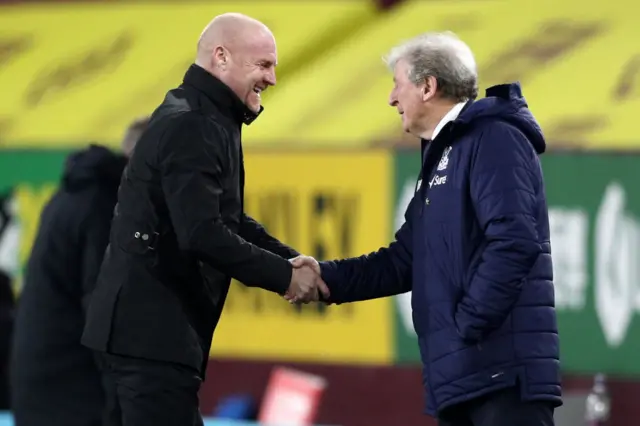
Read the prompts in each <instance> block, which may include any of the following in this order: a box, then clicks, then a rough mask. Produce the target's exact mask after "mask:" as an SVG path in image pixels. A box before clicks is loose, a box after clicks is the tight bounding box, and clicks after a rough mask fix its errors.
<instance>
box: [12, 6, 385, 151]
mask: <svg viewBox="0 0 640 426" xmlns="http://www.w3.org/2000/svg"><path fill="white" fill-rule="evenodd" d="M224 12H242V13H246V14H249V15H251V16H253V17H255V18H257V19H260V20H262V21H263V22H265V23H266V24H267V25H269V27H270V28H271V29H272V31H273V32H274V35H275V36H276V39H277V42H278V53H279V64H278V74H279V77H282V78H286V75H287V74H288V73H290V72H292V70H295V69H296V68H297V67H299V65H300V64H301V62H300V61H303V60H309V57H310V55H312V54H314V53H315V52H316V51H317V50H318V46H321V45H322V44H323V43H325V44H326V40H330V39H333V38H335V37H336V36H337V35H340V34H343V33H345V32H348V31H349V30H350V28H352V27H353V26H357V25H359V24H361V23H362V22H365V21H367V20H369V19H372V18H373V17H374V14H375V7H374V3H373V2H372V1H370V0H356V1H348V2H345V1H342V0H322V1H318V0H316V1H314V0H308V1H304V2H292V1H290V0H275V1H274V0H271V1H253V0H225V1H180V2H166V1H157V2H153V1H148V2H146V1H145V2H107V1H105V2H82V3H79V2H60V3H58V2H49V3H39V4H18V5H10V6H0V94H1V96H0V147H8V146H10V147H25V146H34V147H35V146H37V147H43V146H44V147H47V148H58V147H64V146H71V145H79V144H85V143H87V142H92V141H103V142H107V143H111V144H114V145H115V144H117V143H118V141H119V140H120V139H121V138H122V135H123V132H124V129H125V128H126V127H127V126H128V124H129V122H130V121H131V120H132V119H134V118H136V117H138V116H141V115H145V114H149V113H151V111H153V109H155V107H156V106H157V105H158V104H159V103H160V102H161V101H162V99H163V97H164V94H165V93H166V91H167V90H169V89H171V88H173V87H175V86H177V85H178V84H180V83H181V81H182V77H183V76H184V73H185V72H186V70H187V68H188V66H189V65H190V64H191V63H192V62H193V61H194V59H195V53H196V43H197V40H198V38H199V36H200V33H201V31H202V29H203V28H204V27H205V25H206V24H207V23H208V22H209V20H211V19H212V18H213V17H214V16H216V15H217V14H220V13H224ZM270 93H272V91H271V90H270V91H267V92H265V101H266V100H268V98H269V96H270Z"/></svg>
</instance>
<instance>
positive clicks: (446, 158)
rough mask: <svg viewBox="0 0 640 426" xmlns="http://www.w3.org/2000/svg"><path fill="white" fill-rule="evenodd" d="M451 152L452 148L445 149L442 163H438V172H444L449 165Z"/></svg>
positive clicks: (441, 158)
mask: <svg viewBox="0 0 640 426" xmlns="http://www.w3.org/2000/svg"><path fill="white" fill-rule="evenodd" d="M450 152H451V147H450V146H448V147H446V148H445V150H444V152H443V153H442V157H440V162H439V163H438V169H437V170H438V171H441V170H444V169H446V168H447V166H448V165H449V153H450Z"/></svg>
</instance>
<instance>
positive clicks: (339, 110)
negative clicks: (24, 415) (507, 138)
mask: <svg viewBox="0 0 640 426" xmlns="http://www.w3.org/2000/svg"><path fill="white" fill-rule="evenodd" d="M636 6H637V5H635V4H634V3H633V2H632V1H631V0H610V1H607V2H595V1H594V2H585V1H581V0H537V1H535V2H533V1H528V0H510V1H507V0H474V1H471V0H468V1H464V0H432V1H427V0H422V1H420V0H414V1H409V0H407V1H396V2H393V1H386V2H382V1H379V2H375V1H374V0H305V1H294V0H280V1H278V0H254V1H240V0H237V1H231V0H227V1H202V2H192V1H173V2H172V1H162V2H151V1H146V2H134V1H129V2H127V1H117V2H116V1H102V2H90V1H73V2H53V1H49V2H38V3H35V2H27V1H24V2H19V1H6V0H5V1H0V193H1V194H4V195H3V197H2V203H3V206H4V211H5V212H6V213H7V214H6V215H5V216H0V221H1V222H0V228H4V229H5V231H4V232H3V233H2V240H0V267H1V268H3V269H4V270H6V271H9V272H10V273H11V275H12V276H13V277H14V279H15V280H14V282H15V285H14V287H15V291H16V294H18V295H19V291H20V281H21V272H22V268H23V266H24V264H25V262H26V259H27V258H28V256H29V252H30V247H31V244H32V241H33V237H34V234H35V232H36V230H37V226H38V218H39V212H40V209H41V207H42V205H43V204H44V203H45V202H46V201H47V199H48V197H49V196H50V195H51V193H52V191H53V190H54V188H55V185H56V184H57V181H58V178H59V175H60V171H61V167H62V164H63V163H62V162H63V159H64V157H65V156H66V155H67V154H68V153H69V151H70V150H73V149H77V148H79V147H82V146H85V145H86V144H88V143H89V142H100V143H104V144H106V145H110V146H112V147H117V145H118V143H119V141H120V138H121V137H122V133H123V131H124V129H125V128H126V127H127V125H128V124H129V122H130V121H131V120H132V119H133V118H135V117H138V116H142V115H145V114H148V113H149V112H150V111H152V110H153V109H154V107H155V106H156V105H157V104H158V103H159V102H160V101H161V99H162V97H163V95H164V93H165V92H166V90H168V89H169V88H171V87H173V86H175V85H177V84H179V82H180V81H181V78H182V76H183V74H184V72H185V70H186V69H187V67H188V65H189V64H190V63H191V62H192V60H193V58H194V54H195V42H196V40H197V38H198V36H199V34H200V31H201V30H202V28H203V27H204V26H205V25H206V24H207V22H208V21H209V20H210V19H211V18H212V17H213V16H214V15H216V14H219V13H222V12H228V11H237V12H244V13H247V14H249V15H251V16H253V17H256V18H258V19H260V20H262V21H263V22H265V23H266V24H267V25H269V26H270V27H271V29H272V30H273V31H274V33H275V35H276V38H277V41H278V48H279V60H280V65H279V67H278V86H277V87H275V88H273V89H271V90H269V91H267V92H266V93H265V95H264V97H263V103H264V104H265V112H264V113H263V115H262V116H261V118H260V119H259V120H258V121H257V122H256V123H254V124H253V125H252V126H250V127H248V128H245V131H244V143H245V147H246V148H245V152H246V163H247V170H248V183H247V185H248V187H247V208H248V211H249V213H251V214H252V215H253V216H254V217H257V218H258V219H260V220H261V221H262V222H263V223H265V224H266V226H267V227H268V228H269V229H270V230H271V231H273V232H274V233H275V234H276V235H277V236H279V237H280V238H282V239H284V240H285V241H287V242H289V243H290V244H291V245H292V246H294V247H296V248H298V249H299V250H301V251H302V252H305V253H308V254H311V255H313V256H316V257H318V258H338V257H347V256H352V255H359V254H361V253H364V252H368V251H371V250H374V249H377V248H378V247H379V246H381V245H385V244H387V243H388V242H389V241H390V239H391V238H392V235H393V232H394V230H395V229H396V228H397V227H398V226H399V225H400V222H399V221H400V220H401V214H402V212H403V211H404V206H405V205H406V203H407V202H408V199H407V198H408V196H409V195H410V192H411V190H412V188H413V184H414V182H415V175H416V173H417V170H418V164H419V159H418V155H417V151H416V147H417V144H416V143H415V142H416V141H415V140H413V139H412V138H409V137H406V136H405V135H403V133H402V131H401V129H400V120H399V119H398V117H397V115H396V113H395V112H394V110H393V109H391V108H389V107H388V106H387V104H386V102H387V97H388V93H389V91H390V89H391V76H390V75H389V74H388V73H387V71H386V69H385V67H384V65H383V64H382V62H381V60H380V58H381V56H382V55H383V54H384V53H386V51H387V50H388V48H390V47H391V46H392V45H394V44H396V43H398V42H399V41H402V40H403V39H406V38H409V37H411V36H413V35H416V34H418V33H420V32H424V31H427V30H452V31H454V32H456V33H457V34H458V35H459V36H460V37H461V38H462V39H463V40H465V41H466V42H467V43H468V44H469V45H470V46H471V48H472V49H473V50H474V52H475V54H476V59H477V61H478V64H479V69H480V77H481V89H483V88H485V87H487V86H489V85H492V84H495V83H502V82H506V81H513V80H520V81H521V83H522V85H523V91H524V94H525V96H526V98H527V100H528V101H529V105H530V108H531V110H532V111H533V113H534V114H535V115H536V116H537V118H538V119H539V121H540V123H541V125H542V127H543V130H544V131H545V133H546V135H547V138H548V141H549V143H550V146H551V152H548V153H547V154H546V155H544V158H543V166H544V172H545V178H546V179H547V185H548V186H547V191H548V198H549V205H550V217H551V225H552V245H553V253H554V262H555V265H554V267H555V268H554V269H555V270H554V274H555V283H556V297H557V308H558V313H559V314H558V315H559V321H560V328H561V333H562V334H561V344H562V347H561V349H562V365H563V369H564V385H565V396H566V399H565V406H564V407H563V408H561V409H560V410H558V424H559V426H573V425H582V424H584V407H585V397H586V395H587V393H588V392H589V390H590V388H591V385H592V382H593V376H594V374H596V373H605V374H607V376H608V389H609V392H610V394H611V397H612V414H611V419H610V422H609V424H610V425H614V426H628V425H636V424H638V421H639V420H638V419H640V404H638V403H637V400H638V398H639V397H640V315H639V313H640V266H639V264H640V192H639V190H638V187H639V183H640V157H639V156H638V148H639V147H640V136H638V131H637V126H636V124H637V123H635V121H636V120H637V119H638V118H637V116H638V113H639V112H640V50H639V48H638V44H637V40H638V39H640V26H638V24H637V14H636V13H634V12H632V10H633V9H634V8H636ZM634 40H635V41H634ZM276 366H288V367H292V368H295V369H297V370H300V371H303V372H307V373H312V374H315V375H318V376H321V377H322V378H323V379H324V381H325V383H326V389H324V392H323V393H322V394H321V395H319V405H318V411H317V416H316V419H315V421H316V422H317V423H321V424H331V425H343V426H364V425H366V426H397V425H403V426H405V425H429V424H434V423H431V422H430V420H428V419H426V418H424V417H423V416H422V414H421V411H422V389H421V374H420V367H419V358H418V353H417V344H416V342H415V335H414V333H413V330H412V326H411V314H410V307H409V304H408V299H407V298H405V297H398V298H394V299H385V300H376V301H372V302H367V303H360V304H355V305H352V306H338V307H335V306H332V307H328V308H326V307H321V306H306V307H303V308H302V309H295V308H293V307H291V306H290V305H288V304H286V303H283V302H282V301H281V300H280V299H278V298H277V297H275V296H271V295H269V294H267V293H263V292H260V291H254V290H250V289H247V288H244V287H242V286H241V285H239V284H237V283H236V284H234V286H233V289H232V291H231V294H230V296H229V299H228V302H227V306H226V309H225V313H224V315H223V317H222V320H221V324H220V326H219V328H218V330H217V332H216V336H215V339H214V345H213V352H212V353H211V361H210V367H209V370H208V371H209V374H210V377H211V378H210V380H207V381H206V382H205V383H204V386H203V389H202V393H201V400H202V411H203V413H204V414H205V415H213V414H214V412H216V410H220V407H221V405H220V404H221V403H223V402H224V401H225V398H227V408H228V407H229V404H230V402H229V400H228V398H229V397H238V398H240V399H241V398H243V397H248V398H251V399H253V400H254V401H256V403H257V404H260V402H261V401H262V399H263V395H264V394H265V390H266V389H267V385H268V383H269V379H270V377H271V376H270V375H271V373H272V371H273V368H274V367H276ZM218 412H219V411H218ZM1 422H2V420H1V419H0V424H2V423H1ZM7 422H9V420H7ZM7 424H9V423H7ZM212 424H217V423H212ZM220 424H222V423H220ZM225 424H226V423H225ZM43 426H46V425H43Z"/></svg>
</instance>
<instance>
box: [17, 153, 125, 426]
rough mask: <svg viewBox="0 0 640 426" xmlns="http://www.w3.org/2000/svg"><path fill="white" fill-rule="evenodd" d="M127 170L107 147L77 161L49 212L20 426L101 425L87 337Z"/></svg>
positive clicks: (26, 349) (23, 365)
mask: <svg viewBox="0 0 640 426" xmlns="http://www.w3.org/2000/svg"><path fill="white" fill-rule="evenodd" d="M125 164H126V158H125V157H123V156H120V155H117V154H114V153H112V152H111V151H109V150H107V149H106V148H103V147H99V146H91V147H89V148H88V149H86V150H84V151H80V152H78V153H75V154H73V155H71V156H70V157H69V158H68V160H67V163H66V169H65V172H64V175H63V179H62V183H61V185H60V188H59V190H58V191H57V192H56V193H55V194H54V195H53V197H52V198H51V200H50V201H49V202H48V204H47V205H46V206H45V208H44V210H43V211H42V214H41V217H40V227H39V229H38V234H37V236H36V240H35V243H34V246H33V249H32V252H31V256H30V258H29V261H28V264H27V269H26V272H25V281H24V288H23V290H22V293H21V294H20V298H19V300H18V308H17V317H16V323H15V331H14V340H13V347H12V356H11V388H12V405H13V410H14V414H15V417H16V424H17V425H18V426H22V425H44V424H48V425H61V426H62V425H65V426H69V425H90V424H96V425H98V424H99V420H100V414H101V408H102V401H103V396H102V387H101V381H100V376H99V373H98V369H97V368H96V366H95V364H94V361H93V354H92V353H91V351H90V350H88V349H87V348H85V347H83V346H82V345H81V344H80V336H81V335H82V329H83V324H84V308H85V307H86V306H87V304H88V303H87V301H88V297H89V295H90V293H91V291H92V290H93V288H94V286H95V282H96V279H97V276H98V271H99V268H100V263H101V261H102V257H103V255H104V251H105V248H106V247H107V244H108V241H109V227H110V222H111V217H112V214H113V208H114V206H115V204H116V199H117V198H116V197H117V191H118V185H119V182H120V176H121V175H122V172H123V170H124V166H125Z"/></svg>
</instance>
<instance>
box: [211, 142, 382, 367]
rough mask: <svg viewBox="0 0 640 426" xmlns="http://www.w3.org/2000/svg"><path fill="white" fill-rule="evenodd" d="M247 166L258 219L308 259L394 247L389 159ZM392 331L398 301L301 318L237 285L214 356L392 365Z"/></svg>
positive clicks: (345, 157)
mask: <svg viewBox="0 0 640 426" xmlns="http://www.w3.org/2000/svg"><path fill="white" fill-rule="evenodd" d="M245 163H246V170H247V191H246V197H245V200H246V206H247V211H248V213H249V214H251V215H252V216H253V217H255V218H256V219H257V220H259V221H261V222H262V223H263V224H264V225H265V226H267V228H268V229H269V230H270V231H271V232H272V233H273V234H274V235H276V236H277V237H279V238H280V239H281V240H282V241H284V242H286V243H288V244H290V245H291V246H293V247H294V248H296V249H297V250H298V251H300V252H302V253H305V254H310V255H313V256H317V257H318V258H319V259H336V258H345V257H352V256H359V255H361V254H364V253H368V252H371V251H373V250H377V249H378V248H379V247H381V246H384V245H387V244H388V242H389V233H390V224H391V222H392V221H391V219H390V217H389V216H390V212H391V209H390V208H389V206H390V205H391V202H392V200H391V196H392V194H391V185H392V183H393V179H392V178H393V176H392V171H393V169H392V158H391V156H390V155H388V153H385V152H379V151H374V152H370V151H368V152H366V153H362V152H348V153H347V152H345V153H335V152H334V153H322V152H320V153H311V154H309V153H307V154H302V153H283V152H275V153H249V154H247V156H246V159H245ZM392 328H393V321H392V305H391V300H390V299H379V300H374V301H368V302H362V303H354V304H346V305H340V306H329V307H326V306H324V305H317V304H310V305H306V306H303V307H302V308H298V307H295V306H292V305H290V304H288V303H287V302H286V301H284V300H283V299H282V298H280V297H278V296H275V295H273V294H272V293H268V292H265V291H262V290H258V289H251V288H247V287H244V286H243V285H241V284H238V283H235V282H234V283H233V284H232V288H231V291H230V293H229V296H228V299H227V304H226V305H225V309H224V312H223V314H222V318H221V321H220V324H219V326H218V329H217V330H216V333H215V335H214V338H213V344H212V352H211V354H212V355H213V356H233V357H246V358H261V359H264V358H273V359H288V360H307V361H316V362H324V361H326V362H349V363H389V362H391V360H392V355H393V340H392V337H393V336H392V333H393V330H392Z"/></svg>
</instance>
